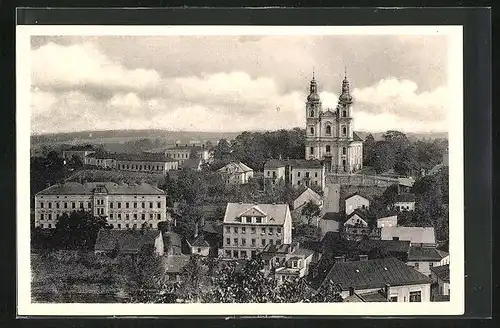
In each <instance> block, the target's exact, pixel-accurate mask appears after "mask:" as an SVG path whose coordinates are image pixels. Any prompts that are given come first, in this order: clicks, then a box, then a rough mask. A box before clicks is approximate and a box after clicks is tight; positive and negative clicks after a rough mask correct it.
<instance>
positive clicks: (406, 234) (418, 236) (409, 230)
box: [380, 226, 436, 247]
mask: <svg viewBox="0 0 500 328" xmlns="http://www.w3.org/2000/svg"><path fill="white" fill-rule="evenodd" d="M380 239H382V240H408V241H410V242H411V245H412V246H430V247H435V246H436V235H435V233H434V228H433V227H388V226H385V227H382V228H381V233H380Z"/></svg>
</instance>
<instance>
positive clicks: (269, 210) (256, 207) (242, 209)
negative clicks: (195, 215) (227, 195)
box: [224, 203, 289, 225]
mask: <svg viewBox="0 0 500 328" xmlns="http://www.w3.org/2000/svg"><path fill="white" fill-rule="evenodd" d="M260 212H262V213H264V214H266V215H267V223H266V224H276V225H283V224H284V223H285V219H286V215H287V213H288V212H289V209H288V205H287V204H248V203H241V204H240V203H228V204H227V207H226V214H225V215H224V223H235V222H236V221H235V218H237V217H240V216H242V215H243V214H244V215H248V216H251V214H253V213H255V214H257V213H260Z"/></svg>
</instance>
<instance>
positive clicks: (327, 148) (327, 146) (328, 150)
mask: <svg viewBox="0 0 500 328" xmlns="http://www.w3.org/2000/svg"><path fill="white" fill-rule="evenodd" d="M330 151H331V149H330V145H326V152H327V153H329V152H330Z"/></svg>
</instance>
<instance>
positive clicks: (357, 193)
mask: <svg viewBox="0 0 500 328" xmlns="http://www.w3.org/2000/svg"><path fill="white" fill-rule="evenodd" d="M354 196H359V197H362V198H364V199H366V200H368V201H369V200H370V198H368V197H366V196H364V195H362V194H361V193H359V192H357V191H356V192H354V193H352V194H349V195H347V196H346V198H345V200H348V199H349V198H352V197H354Z"/></svg>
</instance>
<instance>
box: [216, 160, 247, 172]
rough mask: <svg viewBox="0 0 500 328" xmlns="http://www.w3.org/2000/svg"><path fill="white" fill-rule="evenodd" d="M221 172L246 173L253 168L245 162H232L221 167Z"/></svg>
mask: <svg viewBox="0 0 500 328" xmlns="http://www.w3.org/2000/svg"><path fill="white" fill-rule="evenodd" d="M218 171H219V172H231V173H244V172H250V171H253V170H252V169H251V168H249V167H248V166H246V165H245V164H243V163H242V162H238V163H237V162H231V163H229V164H227V165H225V166H224V167H221V168H220V169H219V170H218Z"/></svg>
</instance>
